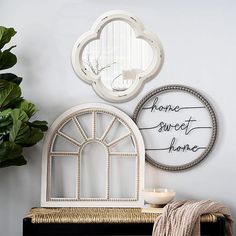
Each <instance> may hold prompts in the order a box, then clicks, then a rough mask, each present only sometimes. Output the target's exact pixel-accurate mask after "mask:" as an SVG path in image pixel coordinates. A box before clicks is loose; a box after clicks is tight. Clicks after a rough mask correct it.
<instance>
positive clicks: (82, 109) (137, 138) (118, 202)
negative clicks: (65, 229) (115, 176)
mask: <svg viewBox="0 0 236 236" xmlns="http://www.w3.org/2000/svg"><path fill="white" fill-rule="evenodd" d="M99 112H104V113H107V114H109V115H111V116H112V117H113V119H112V122H111V123H110V124H109V125H108V126H107V128H106V129H105V131H104V134H103V135H102V136H101V138H98V137H97V136H96V125H97V121H96V114H98V113H99ZM85 113H91V114H92V124H91V130H92V137H87V136H86V135H85V133H84V132H83V128H82V126H81V124H80V123H79V121H78V120H77V121H75V124H76V126H77V128H78V131H80V132H82V133H81V134H84V135H83V137H84V143H85V144H86V143H88V142H99V143H102V144H104V146H106V148H107V150H108V160H107V162H108V163H107V173H108V175H107V177H106V182H107V193H106V198H91V199H83V198H80V188H79V186H80V167H77V172H78V173H77V181H76V197H75V198H53V197H52V196H51V194H50V192H51V176H52V172H51V168H52V164H51V163H52V157H54V156H58V155H62V154H63V155H65V156H68V155H74V157H76V158H77V159H78V162H79V161H80V158H81V157H80V153H81V151H80V149H81V148H82V147H83V146H84V145H83V143H79V142H78V141H76V140H74V139H73V138H72V137H70V136H68V135H66V134H64V133H63V132H62V131H61V129H62V128H63V127H64V125H65V124H67V122H68V121H69V120H73V121H74V120H75V117H77V116H78V115H81V114H85ZM115 120H118V121H120V122H121V123H122V124H123V125H125V127H127V129H128V130H129V134H128V135H130V137H132V139H133V144H134V146H135V150H136V153H135V155H133V154H134V153H129V152H121V153H120V156H121V158H130V157H131V158H134V157H135V158H136V167H135V168H136V170H137V171H136V180H135V182H136V184H135V198H111V197H109V188H110V185H109V183H110V181H109V178H110V174H109V173H110V171H111V170H110V169H109V166H110V164H109V160H110V157H111V156H112V155H113V154H114V153H112V151H111V150H110V146H111V145H110V144H108V143H106V141H105V137H106V136H107V134H108V133H109V131H110V129H111V127H112V126H113V124H114V122H115ZM58 134H59V135H62V136H63V137H64V138H65V139H67V140H69V141H71V142H72V143H74V144H75V145H77V146H78V148H79V151H78V153H77V154H76V153H72V152H68V151H67V152H63V153H62V152H61V153H58V152H57V153H56V154H55V153H54V151H53V145H54V142H55V139H56V138H55V137H56V135H58ZM125 137H127V135H126V136H123V137H121V138H117V139H116V140H115V141H112V142H111V143H112V145H113V144H115V143H118V142H119V141H121V140H122V139H124V138H125ZM104 141H105V142H104ZM42 155H43V156H42V183H41V206H42V207H142V206H143V203H144V202H143V201H144V200H143V193H142V191H143V189H144V166H145V148H144V143H143V138H142V135H141V133H140V131H139V129H138V127H137V126H136V124H135V123H134V122H133V120H132V119H131V118H130V117H129V116H128V115H126V114H125V113H124V112H122V111H121V110H119V109H117V108H115V107H112V106H109V105H106V104H102V103H88V104H81V105H78V106H75V107H72V108H70V109H69V110H67V111H65V112H64V113H63V114H61V115H60V116H59V117H58V118H57V119H56V120H55V121H54V122H53V124H52V125H51V127H50V128H49V130H48V132H47V134H46V137H45V140H44V145H43V154H42ZM116 155H117V153H116ZM78 166H80V165H78ZM127 178H128V177H127Z"/></svg>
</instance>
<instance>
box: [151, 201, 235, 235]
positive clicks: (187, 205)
mask: <svg viewBox="0 0 236 236" xmlns="http://www.w3.org/2000/svg"><path fill="white" fill-rule="evenodd" d="M207 213H222V214H224V215H225V217H226V224H227V225H226V233H227V234H226V235H227V236H233V219H232V216H231V213H230V210H229V209H228V208H227V207H225V206H224V205H223V204H221V203H218V202H213V201H210V200H205V201H175V202H172V203H170V204H168V205H166V206H165V207H164V212H163V214H162V215H161V216H159V217H158V218H157V219H156V221H155V223H154V226H153V232H152V236H199V235H200V216H201V215H202V214H207Z"/></svg>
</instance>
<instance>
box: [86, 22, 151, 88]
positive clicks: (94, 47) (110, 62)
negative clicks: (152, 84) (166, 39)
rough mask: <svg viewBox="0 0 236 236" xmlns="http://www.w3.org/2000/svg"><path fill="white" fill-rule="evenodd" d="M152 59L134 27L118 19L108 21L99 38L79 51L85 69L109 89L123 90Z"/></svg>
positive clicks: (148, 47)
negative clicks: (97, 77)
mask: <svg viewBox="0 0 236 236" xmlns="http://www.w3.org/2000/svg"><path fill="white" fill-rule="evenodd" d="M152 60H153V50H152V48H151V46H150V45H149V43H147V41H145V40H144V39H139V38H136V35H135V31H134V29H133V28H132V27H131V26H130V25H129V24H128V23H126V22H124V21H121V20H115V21H111V22H110V23H108V24H107V25H105V27H104V28H103V29H102V31H101V34H100V38H99V39H97V40H93V41H91V42H89V43H88V44H87V45H86V46H85V48H84V51H83V53H82V61H83V63H84V67H85V68H86V70H88V71H90V72H91V73H92V74H94V75H96V76H100V78H101V81H102V83H103V85H104V86H105V87H106V88H107V89H109V90H111V91H113V92H119V91H125V90H126V89H128V88H129V87H130V86H131V85H132V84H133V82H134V81H135V79H136V78H138V77H139V74H140V73H142V72H143V71H145V70H146V69H147V68H148V67H149V66H150V64H151V62H152Z"/></svg>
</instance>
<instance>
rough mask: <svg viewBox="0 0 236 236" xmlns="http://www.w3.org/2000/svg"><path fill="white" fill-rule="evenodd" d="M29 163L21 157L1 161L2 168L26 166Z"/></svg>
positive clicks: (0, 166)
mask: <svg viewBox="0 0 236 236" xmlns="http://www.w3.org/2000/svg"><path fill="white" fill-rule="evenodd" d="M26 164H27V161H26V160H25V158H24V157H23V156H22V155H21V156H19V157H16V158H14V159H7V160H5V161H0V168H4V167H8V166H22V165H26Z"/></svg>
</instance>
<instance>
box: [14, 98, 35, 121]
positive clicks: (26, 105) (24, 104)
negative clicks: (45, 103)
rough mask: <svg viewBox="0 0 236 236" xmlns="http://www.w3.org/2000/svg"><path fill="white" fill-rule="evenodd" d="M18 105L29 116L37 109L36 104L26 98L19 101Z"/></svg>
mask: <svg viewBox="0 0 236 236" xmlns="http://www.w3.org/2000/svg"><path fill="white" fill-rule="evenodd" d="M18 107H19V109H21V110H23V111H24V112H25V113H26V114H27V115H28V117H29V118H30V117H32V116H33V115H34V114H35V112H36V111H37V110H36V106H35V105H34V104H33V103H31V102H28V101H26V100H23V101H21V103H20V104H19V105H18Z"/></svg>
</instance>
